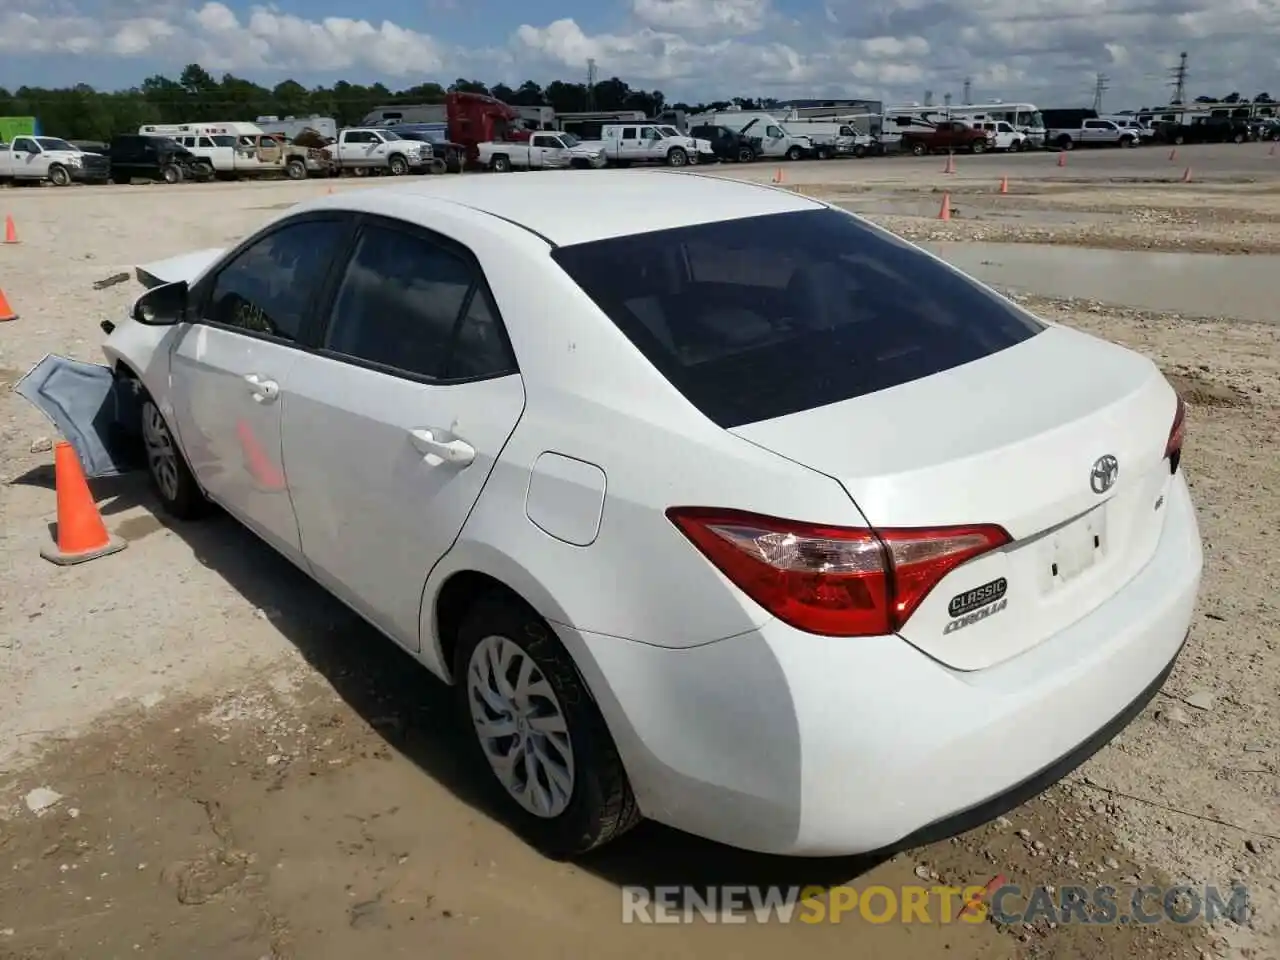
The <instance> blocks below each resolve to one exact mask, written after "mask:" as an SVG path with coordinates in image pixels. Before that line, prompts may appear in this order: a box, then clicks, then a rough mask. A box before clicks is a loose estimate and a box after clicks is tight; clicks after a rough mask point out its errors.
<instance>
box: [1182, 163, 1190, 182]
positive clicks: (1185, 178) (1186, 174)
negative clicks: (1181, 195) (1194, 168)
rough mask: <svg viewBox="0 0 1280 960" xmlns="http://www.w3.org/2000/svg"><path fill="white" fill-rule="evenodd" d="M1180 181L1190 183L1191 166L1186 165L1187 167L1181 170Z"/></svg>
mask: <svg viewBox="0 0 1280 960" xmlns="http://www.w3.org/2000/svg"><path fill="white" fill-rule="evenodd" d="M1182 182H1183V183H1190V182H1191V168H1190V167H1187V169H1185V170H1183V171H1182Z"/></svg>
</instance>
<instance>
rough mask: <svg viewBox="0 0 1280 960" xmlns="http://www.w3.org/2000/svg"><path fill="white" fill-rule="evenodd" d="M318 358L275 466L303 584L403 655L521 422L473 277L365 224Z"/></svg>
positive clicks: (299, 370) (300, 374)
mask: <svg viewBox="0 0 1280 960" xmlns="http://www.w3.org/2000/svg"><path fill="white" fill-rule="evenodd" d="M323 336H324V339H323V341H322V346H321V349H320V350H318V351H317V352H314V353H310V354H307V355H305V356H304V357H303V358H302V359H301V360H300V361H299V362H298V364H297V365H296V366H295V367H294V368H293V370H292V373H291V376H290V392H289V396H288V398H287V399H288V402H287V403H286V404H285V407H284V424H283V428H284V463H285V467H286V469H287V470H288V474H289V487H290V491H291V493H292V496H293V504H294V507H295V509H296V511H297V517H298V525H299V529H300V531H301V536H302V552H303V555H304V556H305V557H306V560H307V563H308V565H309V567H310V569H311V572H312V574H313V575H314V576H315V577H316V578H317V579H318V580H319V581H320V582H321V583H323V584H324V585H325V586H326V587H328V588H329V589H330V590H332V591H333V592H334V593H335V594H337V595H338V596H339V597H340V598H342V599H343V600H344V601H345V602H346V603H348V604H350V605H351V606H352V607H353V608H354V609H356V610H357V611H359V612H360V613H361V614H362V615H363V616H364V617H366V618H367V619H368V620H369V621H371V622H372V623H374V624H375V625H377V626H378V627H379V628H380V629H381V630H383V631H384V632H385V633H386V634H388V635H389V636H391V637H392V638H393V639H395V640H396V641H397V642H398V643H400V644H402V645H404V646H405V647H407V648H408V649H410V650H417V649H418V647H419V643H420V637H419V623H420V607H421V599H422V590H423V587H424V585H425V584H426V581H427V575H428V574H429V573H430V572H431V569H432V567H434V566H435V564H436V562H437V561H438V560H439V559H440V558H441V557H442V556H444V554H445V553H446V552H447V551H448V550H449V548H450V547H451V546H452V545H453V542H454V540H455V539H457V536H458V534H459V532H460V531H461V530H462V525H463V524H464V523H465V522H466V519H467V516H468V514H469V513H470V511H471V508H472V506H473V505H474V504H475V502H476V500H477V498H478V497H479V496H480V491H481V489H482V488H483V487H484V484H485V481H486V480H487V479H488V476H489V472H490V470H491V469H492V468H493V465H494V463H495V461H496V460H497V457H498V454H499V453H500V452H501V450H502V447H503V445H504V444H505V443H506V441H507V438H508V437H509V436H510V435H511V431H512V430H513V429H515V425H516V422H517V421H518V420H519V419H520V414H521V412H522V411H523V409H524V385H523V383H522V382H521V379H520V376H519V374H518V373H517V372H516V364H515V361H514V359H513V358H512V355H511V351H510V347H509V345H508V343H507V338H506V334H505V332H504V330H503V328H502V323H501V319H500V317H499V316H498V312H497V309H496V307H495V306H494V303H493V300H492V297H491V296H490V294H489V292H488V288H487V285H486V284H485V282H484V276H483V272H482V271H481V269H480V267H479V265H478V264H477V263H476V261H475V260H474V258H472V256H471V255H470V253H469V252H468V251H466V250H465V249H463V248H460V247H457V246H456V245H454V244H452V242H450V241H445V240H443V239H442V238H439V237H437V236H435V235H434V234H429V233H426V232H425V231H416V230H413V229H411V228H407V227H404V226H401V225H396V224H394V223H389V222H386V221H382V220H378V219H376V218H370V219H369V220H367V221H366V222H365V225H364V226H363V227H362V228H361V232H360V236H359V239H358V242H357V245H356V248H355V252H354V253H353V255H352V257H351V260H350V262H349V263H348V265H347V266H346V269H345V273H344V274H343V276H342V278H341V285H340V286H339V287H338V289H337V291H336V294H335V296H334V299H333V306H332V309H331V310H330V311H329V321H328V325H327V329H326V331H325V333H324V335H323Z"/></svg>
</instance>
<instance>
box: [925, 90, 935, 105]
mask: <svg viewBox="0 0 1280 960" xmlns="http://www.w3.org/2000/svg"><path fill="white" fill-rule="evenodd" d="M924 105H925V106H926V107H932V106H933V91H932V90H926V91H925V92H924Z"/></svg>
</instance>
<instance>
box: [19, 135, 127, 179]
mask: <svg viewBox="0 0 1280 960" xmlns="http://www.w3.org/2000/svg"><path fill="white" fill-rule="evenodd" d="M110 177H111V161H110V160H109V159H108V158H107V157H104V156H103V155H102V154H100V153H85V152H84V151H83V150H81V149H80V148H79V147H76V146H73V145H72V144H70V143H67V141H65V140H62V139H60V138H58V137H14V138H13V143H10V144H3V143H0V183H3V182H6V181H12V182H14V183H39V182H40V181H42V180H48V181H49V182H50V183H52V184H53V185H54V186H55V187H65V186H67V185H68V184H71V183H76V182H80V183H106V182H107V180H108V179H110Z"/></svg>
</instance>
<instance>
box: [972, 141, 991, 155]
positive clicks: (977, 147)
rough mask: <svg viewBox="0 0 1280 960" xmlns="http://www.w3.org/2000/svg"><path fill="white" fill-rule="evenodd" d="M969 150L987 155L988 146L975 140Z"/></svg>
mask: <svg viewBox="0 0 1280 960" xmlns="http://www.w3.org/2000/svg"><path fill="white" fill-rule="evenodd" d="M969 149H970V150H972V151H973V152H974V153H986V151H987V145H986V144H985V143H983V142H982V141H980V140H975V141H973V144H972V145H971V146H970V147H969Z"/></svg>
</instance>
